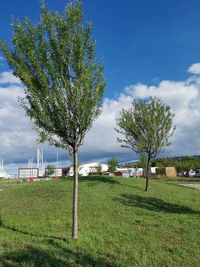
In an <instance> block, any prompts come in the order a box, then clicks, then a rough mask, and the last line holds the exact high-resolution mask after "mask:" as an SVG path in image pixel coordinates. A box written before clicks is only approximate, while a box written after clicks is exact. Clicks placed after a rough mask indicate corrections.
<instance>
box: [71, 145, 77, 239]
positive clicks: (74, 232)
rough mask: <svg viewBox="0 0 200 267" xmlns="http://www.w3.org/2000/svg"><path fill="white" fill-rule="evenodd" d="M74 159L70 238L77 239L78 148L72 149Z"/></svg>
mask: <svg viewBox="0 0 200 267" xmlns="http://www.w3.org/2000/svg"><path fill="white" fill-rule="evenodd" d="M73 158H74V189H73V208H72V238H73V239H77V238H78V146H77V145H75V146H74V148H73Z"/></svg>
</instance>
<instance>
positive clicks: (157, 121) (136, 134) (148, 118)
mask: <svg viewBox="0 0 200 267" xmlns="http://www.w3.org/2000/svg"><path fill="white" fill-rule="evenodd" d="M173 117H174V114H173V113H172V111H171V110H170V107H169V106H168V105H166V104H164V103H163V102H162V101H161V100H160V99H157V98H150V99H149V100H145V101H136V100H134V101H133V104H132V108H130V109H129V110H125V109H123V110H122V111H121V113H120V118H118V119H117V126H118V128H117V129H116V130H117V132H118V133H120V134H122V135H124V137H125V138H124V139H121V138H118V141H119V142H120V143H123V145H122V146H123V147H128V148H131V149H133V150H134V151H135V152H137V153H139V154H142V155H143V154H144V155H145V154H146V155H147V156H148V158H149V159H153V158H155V157H156V156H157V154H158V153H159V152H160V151H161V150H162V149H163V148H164V147H166V146H169V145H170V143H169V138H170V137H171V135H172V134H173V131H174V128H173V129H172V121H173Z"/></svg>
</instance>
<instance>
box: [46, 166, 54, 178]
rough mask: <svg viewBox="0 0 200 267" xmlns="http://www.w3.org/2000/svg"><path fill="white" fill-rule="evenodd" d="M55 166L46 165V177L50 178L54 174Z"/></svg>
mask: <svg viewBox="0 0 200 267" xmlns="http://www.w3.org/2000/svg"><path fill="white" fill-rule="evenodd" d="M54 169H55V166H53V165H47V167H46V176H51V175H53V174H54Z"/></svg>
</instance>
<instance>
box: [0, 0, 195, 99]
mask: <svg viewBox="0 0 200 267" xmlns="http://www.w3.org/2000/svg"><path fill="white" fill-rule="evenodd" d="M66 3H67V1H64V0H57V1H55V0H48V1H47V4H48V7H49V8H50V9H52V10H55V9H56V10H59V11H62V10H63V8H64V6H65V5H66ZM83 4H84V13H85V19H86V20H88V21H92V22H93V32H94V37H95V38H96V40H97V44H98V46H97V55H98V58H99V59H102V60H103V61H104V65H105V76H106V81H107V90H106V93H105V96H108V97H115V95H116V93H119V92H121V90H122V88H123V87H124V86H126V85H129V84H132V83H136V82H139V81H140V82H143V83H148V84H154V83H156V82H158V81H160V80H162V79H170V80H172V79H173V80H181V79H184V78H185V77H186V75H187V74H186V73H185V69H187V67H188V66H189V65H191V64H192V63H193V62H196V61H198V60H200V16H199V11H200V1H198V0H196V1H195V0H191V1H189V0H175V1H172V0H169V1H162V0H161V1H160V0H152V1H149V0H125V1H119V0H101V1H94V0H84V1H83ZM39 12H40V10H39V1H38V0H37V1H25V0H18V1H14V0H8V1H2V3H1V10H0V25H1V27H0V38H3V39H6V40H7V41H8V42H10V40H11V27H10V18H11V16H13V17H20V18H23V17H25V16H28V17H30V18H31V20H32V21H33V22H37V21H38V17H39ZM3 68H4V67H1V69H3Z"/></svg>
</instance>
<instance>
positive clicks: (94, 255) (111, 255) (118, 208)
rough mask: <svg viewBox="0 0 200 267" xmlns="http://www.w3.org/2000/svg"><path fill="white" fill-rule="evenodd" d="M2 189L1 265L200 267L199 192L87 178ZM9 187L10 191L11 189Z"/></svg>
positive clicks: (154, 183) (158, 183) (164, 184)
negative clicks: (74, 233) (74, 224)
mask: <svg viewBox="0 0 200 267" xmlns="http://www.w3.org/2000/svg"><path fill="white" fill-rule="evenodd" d="M2 185H3V183H0V188H1V189H2V191H0V216H1V221H0V266H1V267H2V266H3V267H4V266H10V267H11V266H12V267H14V266H28V267H33V266H42V267H43V266H44V267H47V266H55V267H59V266H113V267H114V266H156V267H157V266H170V267H171V266H181V267H183V266H187V267H189V266H200V238H199V237H200V190H195V189H190V188H185V187H181V186H178V184H177V183H175V182H173V181H162V180H151V181H150V187H149V191H148V192H144V186H145V184H144V180H142V179H136V178H129V179H127V178H111V177H82V178H80V183H79V239H78V240H77V241H72V240H71V229H70V226H71V199H72V185H73V184H72V180H64V179H61V180H54V181H40V182H33V183H26V182H22V183H14V184H13V183H11V184H10V186H9V185H7V186H2ZM4 185H5V184H4Z"/></svg>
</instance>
